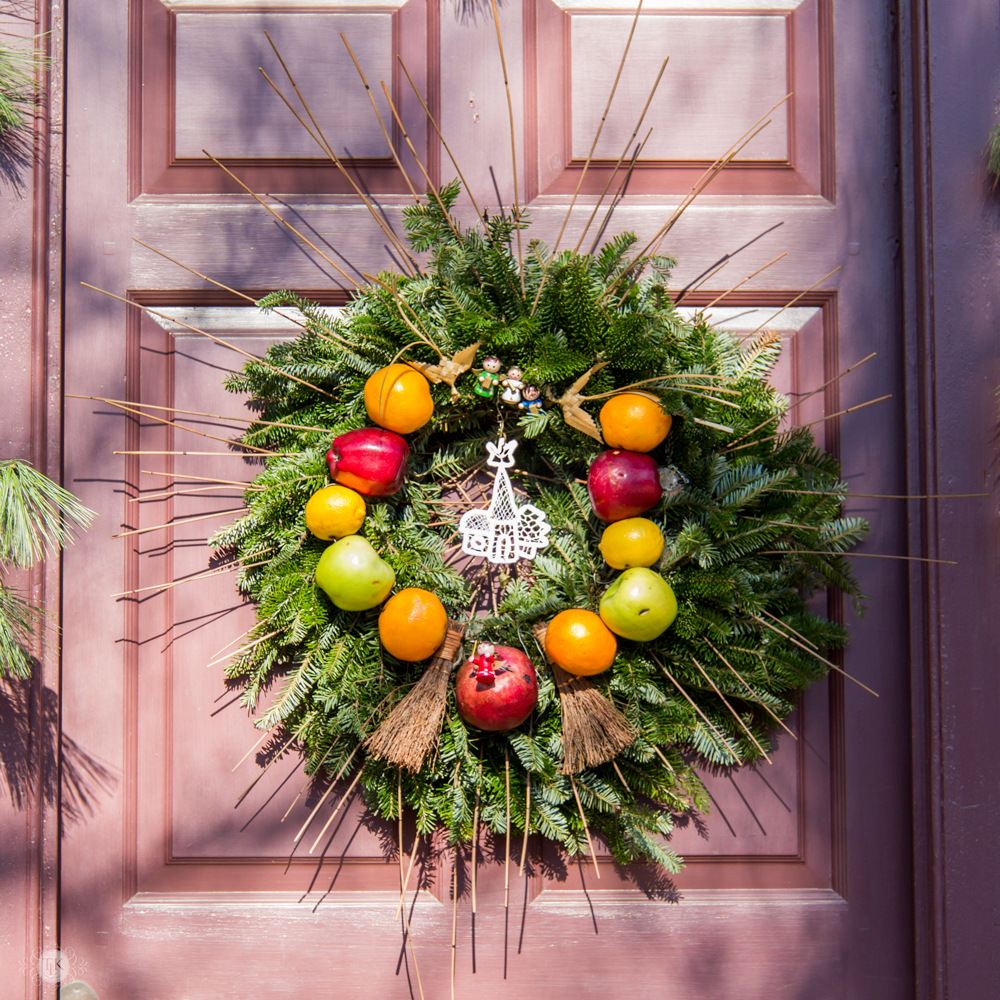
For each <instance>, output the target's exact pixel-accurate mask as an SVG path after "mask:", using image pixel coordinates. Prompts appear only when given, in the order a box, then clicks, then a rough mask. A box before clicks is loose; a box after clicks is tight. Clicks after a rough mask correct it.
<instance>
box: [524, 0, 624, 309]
mask: <svg viewBox="0 0 1000 1000" xmlns="http://www.w3.org/2000/svg"><path fill="white" fill-rule="evenodd" d="M642 4H643V0H639V5H638V6H637V7H636V8H635V16H634V17H633V18H632V28H631V30H630V31H629V33H628V41H626V42H625V51H624V52H622V57H621V59H620V60H619V62H618V72H617V73H616V74H615V82H614V83H613V84H612V85H611V93H610V94H609V95H608V103H607V104H605V105H604V112H603V114H602V115H601V120H600V122H599V123H598V126H597V134H596V135H595V136H594V141H593V142H592V143H591V144H590V151H589V152H588V153H587V159H586V160H585V161H584V164H583V170H582V172H581V173H580V177H579V179H578V180H577V182H576V190H575V191H574V192H573V197H572V199H571V200H570V203H569V208H568V209H566V216H565V218H564V219H563V224H562V227H561V228H560V230H559V235H558V236H557V237H556V241H555V243H553V244H552V252H551V253H550V254H549V261H551V260H552V258H553V257H555V255H556V251H557V250H558V249H559V244H560V242H561V241H562V238H563V233H565V232H566V226H567V224H568V223H569V219H570V216H571V215H572V214H573V207H574V206H575V205H576V199H577V197H578V196H579V194H580V189H581V188H582V187H583V181H584V178H585V177H586V176H587V171H588V170H589V169H590V161H591V160H592V159H593V158H594V150H595V149H597V142H598V140H599V139H600V138H601V132H602V131H603V130H604V123H605V121H607V118H608V112H609V111H610V110H611V102H612V101H613V100H614V99H615V91H616V90H617V89H618V81H619V80H620V79H621V76H622V70H623V69H624V68H625V60H626V58H628V50H629V49H630V48H631V47H632V36H633V35H634V34H635V28H636V25H637V24H638V23H639V13H640V12H641V11H642ZM538 292H539V294H540V293H541V286H539V289H538ZM537 305H538V295H536V296H535V306H537ZM531 311H532V313H534V311H535V309H534V306H533V307H532V310H531Z"/></svg>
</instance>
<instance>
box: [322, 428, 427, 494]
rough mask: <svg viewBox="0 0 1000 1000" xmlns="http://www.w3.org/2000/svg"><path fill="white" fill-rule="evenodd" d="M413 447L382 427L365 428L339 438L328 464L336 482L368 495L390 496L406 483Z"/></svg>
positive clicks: (333, 446) (331, 448)
mask: <svg viewBox="0 0 1000 1000" xmlns="http://www.w3.org/2000/svg"><path fill="white" fill-rule="evenodd" d="M409 457H410V446H409V445H408V444H407V443H406V442H405V441H404V440H403V438H401V437H400V436H399V435H398V434H395V433H393V432H392V431H387V430H383V429H382V428H381V427H361V428H359V429H358V430H356V431H348V432H347V433H346V434H341V435H340V437H338V438H335V439H334V441H333V444H332V445H331V447H330V450H329V451H328V452H327V453H326V463H327V465H329V466H330V475H331V476H332V477H333V479H334V481H335V482H338V483H340V484H341V485H342V486H349V487H350V488H351V489H352V490H357V491H358V492H359V493H363V494H364V495H365V496H366V497H387V496H391V495H392V494H393V493H395V492H396V491H397V490H398V489H399V488H400V486H402V485H403V477H404V476H405V475H406V460H407V459H408V458H409Z"/></svg>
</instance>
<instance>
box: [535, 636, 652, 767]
mask: <svg viewBox="0 0 1000 1000" xmlns="http://www.w3.org/2000/svg"><path fill="white" fill-rule="evenodd" d="M534 632H535V637H536V638H537V639H538V644H539V646H541V647H542V649H544V648H545V626H544V625H542V626H538V627H536V628H535V630H534ZM549 666H550V667H551V669H552V676H553V678H554V679H555V682H556V688H557V689H558V691H559V700H560V701H561V703H562V744H563V767H562V773H563V774H576V773H578V772H579V771H583V770H586V769H587V768H589V767H597V766H598V765H599V764H605V763H607V762H608V761H609V760H613V759H614V758H615V757H617V756H618V754H620V753H621V752H622V750H624V749H625V748H626V747H627V746H629V745H630V744H631V743H632V742H633V740H635V737H636V732H635V730H634V729H633V728H632V726H631V724H630V723H629V721H628V720H627V719H626V718H625V716H624V715H622V713H621V712H619V711H618V709H617V708H615V706H614V705H612V704H611V702H610V700H609V699H607V698H605V697H604V695H603V694H601V692H600V691H599V690H598V689H597V688H596V687H595V686H594V684H593V682H592V681H590V680H589V679H588V678H586V677H577V676H575V675H574V674H570V673H567V672H566V671H565V670H563V669H562V667H560V666H558V665H557V664H555V663H553V662H552V661H551V660H550V661H549Z"/></svg>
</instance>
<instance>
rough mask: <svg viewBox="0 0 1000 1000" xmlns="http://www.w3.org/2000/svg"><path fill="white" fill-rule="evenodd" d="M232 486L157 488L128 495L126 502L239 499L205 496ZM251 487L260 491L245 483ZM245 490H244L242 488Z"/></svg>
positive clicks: (248, 487)
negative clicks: (135, 494) (176, 498)
mask: <svg viewBox="0 0 1000 1000" xmlns="http://www.w3.org/2000/svg"><path fill="white" fill-rule="evenodd" d="M233 489H235V487H233V486H223V485H221V484H220V485H219V486H192V487H191V489H189V490H158V491H157V492H156V493H141V494H140V495H139V496H137V497H129V498H128V501H127V502H128V503H166V502H167V501H168V500H172V499H173V498H174V497H190V498H191V499H192V500H239V499H240V498H239V496H238V495H237V496H224V497H214V496H206V495H205V494H206V493H209V492H211V491H212V490H233ZM250 489H253V490H254V491H255V492H257V493H260V492H262V491H261V488H260V487H252V486H251V485H250V484H249V483H248V484H247V490H250ZM244 492H246V490H244Z"/></svg>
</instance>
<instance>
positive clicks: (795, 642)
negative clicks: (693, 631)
mask: <svg viewBox="0 0 1000 1000" xmlns="http://www.w3.org/2000/svg"><path fill="white" fill-rule="evenodd" d="M823 555H829V553H828V552H824V553H823ZM750 617H751V618H753V619H754V621H758V622H760V624H761V625H764V626H765V627H767V628H769V629H770V630H771V631H772V632H777V634H778V635H780V636H781V637H782V638H783V639H787V640H788V641H789V642H790V643H791V644H792V645H793V646H798V647H799V649H802V650H804V651H805V652H807V653H808V654H809V655H810V656H811V657H813V658H814V659H817V660H819V662H820V663H825V664H826V665H827V666H828V667H829V668H830V669H831V670H836V671H837V673H838V674H841V675H842V676H843V677H846V678H847V679H848V680H849V681H854V683H855V684H857V685H858V687H859V688H864V690H865V691H867V692H868V693H869V694H870V695H873V696H874V697H876V698H877V697H878V696H879V694H878V692H877V691H873V690H872V689H871V688H870V687H869V686H868V685H867V684H862V682H861V681H859V680H858V679H857V677H852V676H851V675H850V674H849V673H848V672H847V671H846V670H844V668H843V667H838V666H837V664H836V663H834V662H832V661H831V660H828V659H827V658H826V657H825V656H820V655H819V653H817V652H816V651H815V650H813V649H810V648H809V647H808V646H807V645H805V643H802V642H799V641H798V639H795V638H794V637H792V636H790V635H789V634H788V633H787V632H783V631H782V630H781V629H779V628H775V627H774V626H773V625H770V624H768V622H766V621H764V619H763V618H759V617H758V616H757V615H751V616H750ZM782 624H784V622H782ZM786 627H787V626H786Z"/></svg>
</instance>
